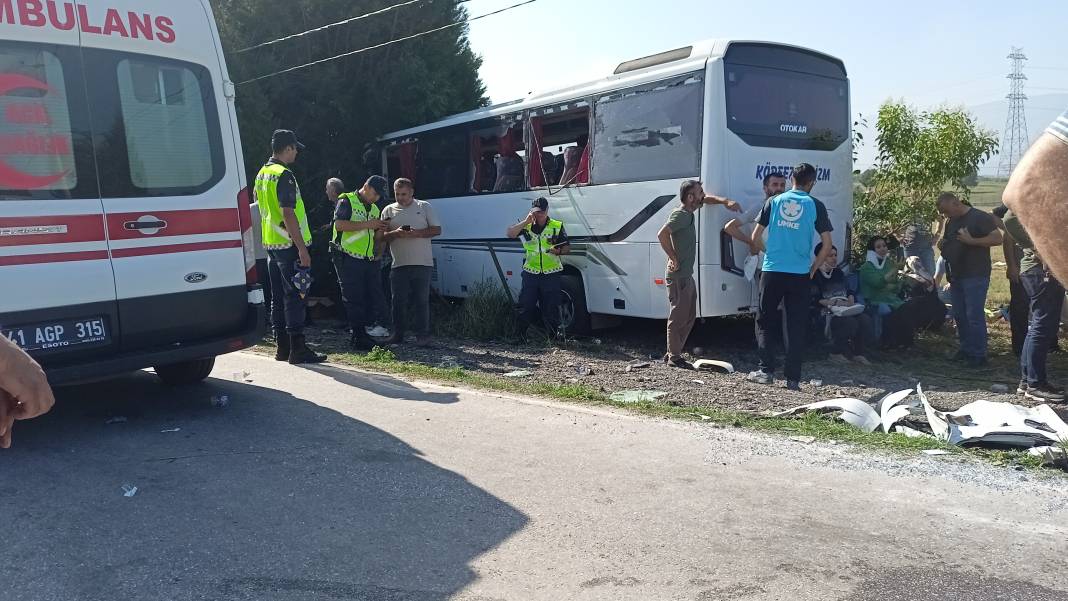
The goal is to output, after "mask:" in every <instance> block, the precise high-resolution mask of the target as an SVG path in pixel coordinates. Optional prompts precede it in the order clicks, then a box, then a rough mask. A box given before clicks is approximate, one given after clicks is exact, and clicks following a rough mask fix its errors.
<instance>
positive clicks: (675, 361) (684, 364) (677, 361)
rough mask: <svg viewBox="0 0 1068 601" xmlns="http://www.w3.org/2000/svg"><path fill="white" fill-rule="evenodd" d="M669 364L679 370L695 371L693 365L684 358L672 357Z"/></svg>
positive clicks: (668, 361)
mask: <svg viewBox="0 0 1068 601" xmlns="http://www.w3.org/2000/svg"><path fill="white" fill-rule="evenodd" d="M667 364H668V365H670V366H671V367H677V368H679V369H694V366H693V364H692V363H690V362H689V361H687V360H685V359H683V358H682V357H671V358H669V359H668V360H667Z"/></svg>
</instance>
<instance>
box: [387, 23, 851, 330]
mask: <svg viewBox="0 0 1068 601" xmlns="http://www.w3.org/2000/svg"><path fill="white" fill-rule="evenodd" d="M850 128H851V120H850V107H849V81H848V79H847V77H846V70H845V66H844V65H843V63H842V61H840V60H838V59H836V58H833V57H831V56H827V55H825V54H820V53H818V52H815V51H812V50H808V49H804V48H798V47H795V46H787V45H783V44H775V43H768V42H749V41H733V40H713V41H706V42H701V43H696V44H694V45H692V46H687V47H685V48H679V49H676V50H671V51H668V52H664V53H661V54H656V55H653V56H648V57H644V58H640V59H636V60H632V61H627V62H624V63H622V64H620V65H619V67H618V68H617V69H616V70H615V72H614V73H613V74H612V75H611V76H609V77H607V78H604V79H601V80H598V81H594V82H590V83H585V84H581V85H576V86H572V87H569V88H566V89H562V90H557V91H553V92H547V93H541V94H536V95H532V96H530V97H528V98H525V99H522V100H518V101H514V102H509V103H504V104H499V105H495V106H491V107H487V108H484V109H479V110H475V111H471V112H468V113H464V114H460V115H456V116H453V117H449V118H447V119H443V120H441V121H438V122H436V123H431V124H428V125H423V126H420V127H413V128H411V129H407V130H403V131H397V132H393V133H390V134H387V135H385V136H383V137H382V139H381V142H382V145H383V147H382V163H383V169H384V171H385V173H386V174H387V175H388V176H389V177H394V178H395V177H408V178H410V179H412V180H413V181H414V182H415V185H416V193H417V196H419V197H420V198H424V199H428V200H431V201H432V203H433V205H434V207H435V209H436V210H437V212H438V214H439V216H440V219H441V221H442V226H443V231H444V234H443V236H442V237H441V238H439V239H436V240H434V257H435V263H436V269H435V275H434V283H435V286H436V287H437V289H438V290H439V291H440V292H441V293H442V294H444V295H446V296H451V297H464V296H466V295H467V294H468V292H469V291H470V290H471V289H472V287H473V286H474V285H475V284H476V283H478V282H480V281H482V280H487V279H492V280H496V281H500V282H502V283H503V284H504V285H505V286H507V287H508V288H509V289H510V291H511V293H512V294H513V295H515V294H516V293H517V292H518V290H519V287H520V281H521V278H520V273H521V265H522V253H523V251H522V248H521V246H520V245H519V243H518V242H517V241H515V240H509V239H506V238H505V237H504V235H505V234H504V231H505V228H506V227H507V226H509V225H511V224H513V223H515V222H517V221H518V220H520V219H521V218H522V217H523V216H524V215H525V214H526V213H527V211H528V210H529V208H530V205H531V201H532V200H533V199H535V198H537V197H539V196H545V197H548V198H549V201H550V215H552V216H554V217H555V218H557V219H559V220H561V221H563V222H564V225H565V229H566V230H567V233H568V235H569V237H570V238H571V242H572V254H571V255H570V256H567V257H565V259H564V260H565V264H566V270H565V277H564V292H565V299H564V303H563V306H562V309H561V312H562V314H563V315H562V318H563V320H564V322H565V323H566V324H567V325H568V326H569V327H570V328H571V329H572V330H574V331H583V330H587V329H589V328H590V327H591V325H596V323H595V322H596V321H597V320H596V318H597V317H598V316H633V317H644V318H655V319H663V318H666V317H667V314H668V302H667V293H666V289H665V282H664V270H665V264H666V257H665V256H664V253H663V251H662V250H661V249H660V246H659V243H658V242H657V238H656V234H657V231H658V230H659V229H660V227H661V226H662V225H663V223H664V222H665V220H666V219H667V215H668V213H669V212H670V211H671V210H672V208H673V207H674V206H676V205H677V204H678V202H679V201H678V190H679V185H680V183H682V182H683V181H685V180H686V179H691V178H696V179H700V180H701V181H702V182H704V184H705V190H706V191H707V192H709V193H713V194H718V195H724V196H728V197H730V198H732V199H734V200H737V201H739V202H741V203H742V204H743V206H744V207H746V208H748V207H750V206H752V205H754V204H755V203H763V202H764V197H763V192H762V179H763V177H764V176H765V175H766V174H767V173H769V172H772V171H778V172H782V173H784V174H785V175H786V176H787V177H789V175H790V171H791V166H793V165H795V164H797V163H799V162H807V163H811V164H813V165H815V166H816V168H817V171H818V183H817V184H816V188H815V190H814V191H813V195H814V196H815V197H817V198H819V199H820V200H822V201H823V202H824V203H825V204H826V206H827V210H828V212H829V215H830V217H831V220H832V222H833V224H834V230H835V231H834V240H835V244H836V245H837V246H838V248H839V249H842V250H843V251H844V250H845V249H848V248H849V242H848V238H849V237H850V230H851V221H852V215H853V210H852V206H853V205H852V149H851V143H852V140H851V129H850ZM583 143H585V147H584V148H583V147H582V144H583ZM568 147H574V148H573V149H571V150H569V149H568ZM560 155H567V157H569V158H570V159H571V161H570V162H571V164H570V165H568V164H567V161H566V160H562V159H561V156H560ZM561 163H564V164H563V165H561ZM730 217H731V214H728V212H727V211H726V209H724V208H722V207H715V208H706V209H703V210H701V211H700V212H699V213H698V232H699V233H698V240H699V242H698V267H697V269H696V273H695V277H696V279H697V283H698V290H699V305H698V306H699V308H698V316H699V317H716V316H725V315H735V314H738V313H744V312H748V311H750V310H751V306H752V297H753V286H752V284H750V283H749V282H748V281H747V280H746V279H745V277H744V275H743V271H742V269H741V267H742V264H743V263H744V260H745V258H746V256H747V253H748V248H747V247H746V246H745V245H744V244H741V243H735V242H734V241H732V240H731V239H730V238H729V237H728V236H726V235H725V234H723V233H722V227H723V225H724V224H725V223H726V221H727V220H728V219H730ZM846 254H847V253H846V252H843V253H842V256H843V257H845V256H846Z"/></svg>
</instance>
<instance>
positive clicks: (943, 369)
mask: <svg viewBox="0 0 1068 601" xmlns="http://www.w3.org/2000/svg"><path fill="white" fill-rule="evenodd" d="M663 328H664V325H663V322H656V321H651V320H638V319H635V320H627V321H625V322H624V323H623V324H621V325H620V326H618V327H616V328H614V329H612V330H606V331H601V332H597V333H595V335H594V337H589V338H582V339H578V340H573V341H568V342H566V343H562V344H555V345H544V344H541V345H539V344H532V345H531V346H529V347H521V346H516V345H510V344H505V343H501V342H479V341H471V340H462V339H455V338H440V337H439V338H435V339H434V343H433V346H431V347H429V348H420V347H417V346H414V345H409V344H401V345H396V346H393V347H391V350H392V351H393V352H394V354H395V355H396V356H397V359H398V360H400V361H411V362H417V363H422V364H425V365H429V366H442V367H455V366H457V365H458V366H460V367H462V368H464V369H465V370H467V371H469V372H478V373H481V374H486V375H491V376H495V377H500V378H502V380H505V379H507V378H505V376H504V374H506V373H509V372H514V371H520V370H522V371H528V372H530V375H527V376H524V377H522V379H523V380H526V381H546V382H555V383H560V384H566V383H581V384H583V385H586V386H589V387H592V388H594V389H597V390H600V391H601V392H604V393H606V394H611V393H614V392H620V391H627V390H641V391H661V392H666V393H668V394H667V396H665V397H663V398H662V399H661V400H662V401H663V402H668V403H671V404H675V405H684V406H701V407H714V408H719V409H731V410H741V411H752V412H765V411H771V410H782V409H788V408H790V407H794V406H797V405H801V404H805V403H811V402H814V401H817V400H825V399H832V398H839V397H853V398H857V399H861V400H866V401H877V400H878V399H880V398H882V396H884V395H885V394H887V393H889V392H893V391H896V390H902V389H906V388H909V387H912V386H915V385H916V384H917V383H922V385H923V387H924V390H925V391H927V392H929V395H928V396H929V397H930V399H931V402H932V404H934V405H935V406H936V407H938V408H940V409H945V410H954V409H957V408H959V407H960V406H962V405H965V404H967V403H969V402H972V401H975V400H979V399H986V400H990V401H1008V402H1014V403H1018V404H1022V405H1029V404H1034V403H1032V402H1030V401H1027V400H1026V399H1024V398H1022V397H1019V396H1017V395H1016V394H1015V390H1016V384H1017V382H1018V380H1019V375H1018V373H1019V370H1018V367H1017V361H1016V358H1015V357H1013V356H1012V354H1011V351H1010V350H1009V349H1008V326H1007V324H1004V323H1002V322H995V323H992V324H991V358H990V365H989V366H988V367H986V368H984V369H981V370H976V369H969V368H967V367H965V366H963V365H960V364H957V363H955V362H953V361H950V360H949V359H947V356H948V355H951V354H952V353H953V352H955V351H956V341H955V338H954V337H953V335H952V332H946V333H945V334H924V335H922V336H921V337H920V339H919V340H918V341H917V344H916V347H915V348H913V349H910V350H908V351H895V352H893V353H878V354H873V356H872V357H871V359H872V360H873V366H871V367H868V366H862V365H859V364H856V363H845V364H839V363H835V362H831V361H829V360H828V359H827V349H826V348H823V347H812V348H810V349H808V351H807V353H806V362H805V365H804V372H803V374H804V375H803V378H804V379H803V380H802V391H801V392H790V391H787V390H786V389H785V387H784V386H785V382H783V381H782V380H779V381H777V382H776V383H775V385H772V386H762V385H759V384H750V383H748V382H746V381H745V375H746V374H747V373H748V372H749V371H751V370H753V369H756V362H757V357H756V352H755V342H754V338H753V326H752V321H751V320H750V319H743V318H739V319H714V320H713V319H710V320H706V321H705V322H704V323H699V324H698V325H697V327H696V328H695V330H694V332H693V334H692V335H691V336H690V339H689V345H688V348H687V350H688V351H689V352H690V355H691V356H692V358H694V359H699V358H705V359H718V360H722V361H727V362H730V363H731V364H733V366H734V367H735V369H736V370H737V372H736V373H734V374H726V373H716V372H705V371H702V372H696V371H686V370H680V369H678V368H674V367H668V366H666V365H664V364H663V363H662V362H661V361H660V357H661V356H662V354H663V344H664V343H663V338H664V333H663ZM308 339H309V341H313V342H314V343H315V344H317V345H319V350H320V351H321V352H331V353H337V352H346V346H347V341H348V335H347V334H346V333H345V327H344V325H343V324H342V323H340V322H330V323H328V322H320V323H317V324H316V326H314V327H312V328H310V330H309V331H308ZM628 366H634V367H630V369H628ZM1050 366H1051V371H1052V374H1051V378H1052V379H1053V380H1054V381H1055V382H1065V381H1066V380H1068V369H1066V368H1068V356H1066V355H1064V354H1052V355H1050ZM778 375H779V377H780V378H781V377H782V375H781V371H780V373H779V374H778ZM994 385H1002V386H1005V387H1007V388H1008V390H1009V393H1007V394H1006V393H1001V394H998V393H995V392H992V386H994Z"/></svg>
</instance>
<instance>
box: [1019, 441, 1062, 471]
mask: <svg viewBox="0 0 1068 601" xmlns="http://www.w3.org/2000/svg"><path fill="white" fill-rule="evenodd" d="M1027 452H1028V453H1030V454H1032V455H1034V456H1035V457H1041V458H1042V465H1052V466H1054V467H1059V468H1061V469H1068V452H1065V449H1064V447H1060V446H1057V447H1032V448H1030V449H1028V450H1027Z"/></svg>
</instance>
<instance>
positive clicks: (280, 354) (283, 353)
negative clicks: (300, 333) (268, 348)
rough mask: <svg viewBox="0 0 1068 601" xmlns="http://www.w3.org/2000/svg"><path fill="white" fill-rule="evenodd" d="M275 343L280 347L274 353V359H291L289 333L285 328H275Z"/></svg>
mask: <svg viewBox="0 0 1068 601" xmlns="http://www.w3.org/2000/svg"><path fill="white" fill-rule="evenodd" d="M274 343H275V346H277V347H278V350H277V351H275V353H274V360H275V361H289V348H290V347H289V334H288V333H286V331H285V330H275V331H274Z"/></svg>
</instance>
